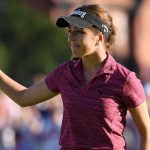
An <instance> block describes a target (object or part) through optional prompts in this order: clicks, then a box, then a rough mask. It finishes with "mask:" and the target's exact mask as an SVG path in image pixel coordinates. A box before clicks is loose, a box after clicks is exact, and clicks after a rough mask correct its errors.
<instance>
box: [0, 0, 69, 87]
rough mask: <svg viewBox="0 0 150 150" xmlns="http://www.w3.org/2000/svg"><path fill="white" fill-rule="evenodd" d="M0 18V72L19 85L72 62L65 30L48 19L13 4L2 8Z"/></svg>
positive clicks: (16, 2) (18, 2) (19, 3)
mask: <svg viewBox="0 0 150 150" xmlns="http://www.w3.org/2000/svg"><path fill="white" fill-rule="evenodd" d="M0 18H1V23H0V68H1V69H3V70H5V71H6V72H7V73H9V74H11V76H12V77H13V78H14V79H17V81H20V82H23V83H25V84H29V83H30V82H31V81H32V78H33V77H34V76H35V75H36V74H39V73H44V74H45V73H48V72H49V71H51V70H52V69H53V68H54V67H56V66H57V65H58V64H60V63H62V62H64V61H65V60H66V59H68V58H69V56H70V52H69V50H68V49H69V48H68V44H67V37H66V34H65V32H64V30H62V29H59V28H57V27H56V26H55V25H54V24H52V23H51V22H50V19H49V18H48V17H47V16H45V15H43V14H40V13H37V12H34V11H33V10H31V9H30V8H29V7H27V6H25V5H23V4H22V3H21V1H10V2H7V3H5V4H3V6H2V7H1V8H0ZM64 43H65V44H64ZM27 81H28V82H27Z"/></svg>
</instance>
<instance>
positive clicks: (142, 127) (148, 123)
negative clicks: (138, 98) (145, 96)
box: [129, 101, 150, 150]
mask: <svg viewBox="0 0 150 150" xmlns="http://www.w3.org/2000/svg"><path fill="white" fill-rule="evenodd" d="M129 111H130V113H131V115H132V117H133V120H134V122H135V124H136V126H137V128H138V130H139V133H140V141H141V150H150V119H149V114H148V109H147V104H146V101H145V102H143V103H142V104H141V105H139V106H137V107H135V108H130V109H129Z"/></svg>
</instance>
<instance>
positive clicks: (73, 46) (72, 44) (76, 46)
mask: <svg viewBox="0 0 150 150" xmlns="http://www.w3.org/2000/svg"><path fill="white" fill-rule="evenodd" d="M70 47H71V48H79V47H80V46H79V45H78V44H75V43H71V45H70Z"/></svg>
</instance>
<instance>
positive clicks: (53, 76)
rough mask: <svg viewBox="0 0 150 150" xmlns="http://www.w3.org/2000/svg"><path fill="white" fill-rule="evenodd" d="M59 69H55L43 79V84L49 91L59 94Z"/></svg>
mask: <svg viewBox="0 0 150 150" xmlns="http://www.w3.org/2000/svg"><path fill="white" fill-rule="evenodd" d="M61 67H62V66H59V67H57V68H56V69H55V70H53V71H52V72H50V73H49V74H48V75H47V76H46V77H45V83H46V85H47V87H48V89H50V90H51V91H54V92H59V80H60V76H61Z"/></svg>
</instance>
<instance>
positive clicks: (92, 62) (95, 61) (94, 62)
mask: <svg viewBox="0 0 150 150" xmlns="http://www.w3.org/2000/svg"><path fill="white" fill-rule="evenodd" d="M106 57H107V54H106V52H103V53H101V55H98V54H93V55H89V56H85V57H83V58H82V63H83V68H84V71H85V72H95V71H97V70H98V69H100V67H101V66H102V65H103V62H104V60H105V59H106Z"/></svg>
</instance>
